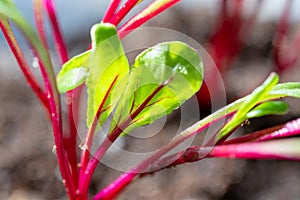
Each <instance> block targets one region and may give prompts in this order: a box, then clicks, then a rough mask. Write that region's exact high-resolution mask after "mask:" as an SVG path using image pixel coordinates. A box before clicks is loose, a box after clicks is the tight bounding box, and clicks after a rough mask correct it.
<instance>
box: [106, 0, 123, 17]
mask: <svg viewBox="0 0 300 200" xmlns="http://www.w3.org/2000/svg"><path fill="white" fill-rule="evenodd" d="M120 3H121V0H112V2H111V3H110V6H109V8H108V9H107V11H106V13H105V15H104V17H103V20H102V21H103V22H105V23H106V22H109V21H110V20H111V19H112V17H113V16H114V14H115V12H116V11H117V9H118V7H119V5H120Z"/></svg>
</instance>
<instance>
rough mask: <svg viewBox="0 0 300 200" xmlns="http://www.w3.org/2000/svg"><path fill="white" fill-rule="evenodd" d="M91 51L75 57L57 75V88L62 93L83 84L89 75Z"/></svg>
mask: <svg viewBox="0 0 300 200" xmlns="http://www.w3.org/2000/svg"><path fill="white" fill-rule="evenodd" d="M90 54H91V51H86V52H84V53H82V54H79V55H77V56H74V57H73V58H71V59H70V60H69V61H68V62H66V63H65V64H64V65H63V66H62V69H61V70H60V72H59V73H58V75H57V87H58V90H59V92H60V93H65V92H67V91H69V90H72V89H74V88H75V87H77V86H79V85H80V84H82V83H83V82H84V81H85V79H86V76H87V75H88V66H89V57H90Z"/></svg>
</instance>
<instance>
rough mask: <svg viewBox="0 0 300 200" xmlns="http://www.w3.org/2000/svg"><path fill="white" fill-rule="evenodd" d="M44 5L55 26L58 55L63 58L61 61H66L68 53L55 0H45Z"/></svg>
mask: <svg viewBox="0 0 300 200" xmlns="http://www.w3.org/2000/svg"><path fill="white" fill-rule="evenodd" d="M43 6H44V8H45V10H46V12H47V14H48V17H49V19H50V22H51V25H52V28H53V36H54V39H55V45H56V48H57V50H58V52H59V54H58V55H59V57H60V59H61V62H62V63H65V62H66V61H68V53H67V48H66V45H65V42H64V40H63V37H62V34H61V31H60V28H59V25H58V21H57V18H56V13H55V6H54V2H53V0H43Z"/></svg>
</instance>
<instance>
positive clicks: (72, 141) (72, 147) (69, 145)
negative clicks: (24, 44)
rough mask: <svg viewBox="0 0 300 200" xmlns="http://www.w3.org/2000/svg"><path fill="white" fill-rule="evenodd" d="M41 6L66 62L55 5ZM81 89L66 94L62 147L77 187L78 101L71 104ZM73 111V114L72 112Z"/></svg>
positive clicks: (45, 2) (46, 1)
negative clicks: (65, 129) (65, 120)
mask: <svg viewBox="0 0 300 200" xmlns="http://www.w3.org/2000/svg"><path fill="white" fill-rule="evenodd" d="M43 6H44V8H45V10H46V11H47V14H48V17H49V19H50V22H51V25H52V29H53V31H52V33H53V36H54V39H55V46H56V48H57V51H58V54H59V56H60V58H61V62H62V64H63V63H65V62H67V61H68V59H69V58H68V52H67V48H66V45H65V42H64V39H63V36H62V34H61V30H60V27H59V24H58V20H57V17H56V11H55V5H54V2H53V0H43ZM80 91H81V89H75V90H72V91H69V92H68V93H67V106H68V122H69V123H68V124H69V135H68V138H66V139H65V142H64V146H65V149H66V152H67V155H68V159H69V162H70V165H71V168H72V177H73V182H74V184H75V185H77V182H78V167H77V151H76V143H77V129H76V125H75V119H77V118H78V116H77V115H74V114H75V113H78V112H77V110H78V108H79V101H77V103H76V104H74V103H73V98H75V96H78V95H79V94H80ZM73 111H74V112H73Z"/></svg>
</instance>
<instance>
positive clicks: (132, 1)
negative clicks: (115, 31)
mask: <svg viewBox="0 0 300 200" xmlns="http://www.w3.org/2000/svg"><path fill="white" fill-rule="evenodd" d="M139 1H140V0H127V1H126V3H125V4H124V5H123V6H122V8H121V9H120V10H119V11H118V12H117V13H116V14H115V15H114V16H113V17H112V18H111V19H110V20H109V23H111V24H114V25H115V26H117V25H118V24H119V23H120V22H121V21H122V19H123V18H124V17H125V16H126V15H127V14H128V13H129V11H131V10H132V8H133V7H134V6H135V5H136V4H137V3H138V2H139Z"/></svg>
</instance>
